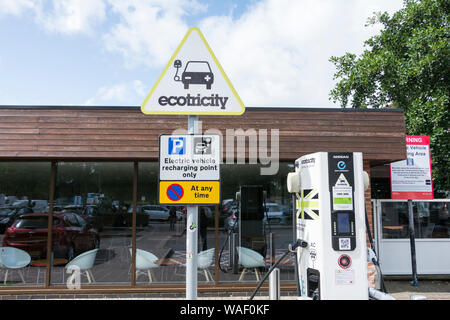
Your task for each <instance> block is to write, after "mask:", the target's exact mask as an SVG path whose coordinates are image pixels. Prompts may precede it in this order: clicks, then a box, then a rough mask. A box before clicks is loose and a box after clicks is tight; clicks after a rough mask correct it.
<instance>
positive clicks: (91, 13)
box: [36, 0, 106, 34]
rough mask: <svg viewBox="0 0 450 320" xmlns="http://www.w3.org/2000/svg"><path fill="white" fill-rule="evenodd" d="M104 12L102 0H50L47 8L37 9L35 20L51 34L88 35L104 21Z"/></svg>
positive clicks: (104, 6) (40, 7)
mask: <svg viewBox="0 0 450 320" xmlns="http://www.w3.org/2000/svg"><path fill="white" fill-rule="evenodd" d="M47 2H48V1H47ZM105 10H106V5H105V3H104V1H103V0H52V1H51V2H49V3H48V6H47V7H45V6H39V7H37V9H36V20H37V22H38V23H39V24H40V25H41V26H43V27H44V28H45V29H46V30H48V31H51V32H56V33H63V34H78V33H82V34H90V33H92V32H93V28H94V26H95V25H96V24H99V23H101V22H103V21H104V20H105V17H106V13H105Z"/></svg>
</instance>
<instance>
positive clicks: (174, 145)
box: [169, 137, 186, 154]
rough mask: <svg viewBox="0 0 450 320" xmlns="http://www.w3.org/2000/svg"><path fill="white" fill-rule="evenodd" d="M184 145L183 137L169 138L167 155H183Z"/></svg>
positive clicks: (184, 151)
mask: <svg viewBox="0 0 450 320" xmlns="http://www.w3.org/2000/svg"><path fill="white" fill-rule="evenodd" d="M185 145H186V140H185V138H184V137H169V154H185V153H186V147H185Z"/></svg>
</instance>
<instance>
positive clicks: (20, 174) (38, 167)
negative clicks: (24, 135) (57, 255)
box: [0, 162, 51, 287]
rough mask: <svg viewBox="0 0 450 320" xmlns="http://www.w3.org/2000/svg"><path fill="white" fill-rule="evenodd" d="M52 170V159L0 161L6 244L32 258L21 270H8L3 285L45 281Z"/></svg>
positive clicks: (0, 222)
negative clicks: (47, 212) (46, 211)
mask: <svg viewBox="0 0 450 320" xmlns="http://www.w3.org/2000/svg"><path fill="white" fill-rule="evenodd" d="M50 170H51V164H50V162H0V239H1V241H2V246H3V247H14V248H17V249H21V250H23V251H25V252H27V253H28V254H29V255H30V258H31V262H30V264H28V265H26V266H24V267H23V268H21V269H19V272H8V276H7V277H6V278H3V277H2V281H0V287H3V286H4V287H11V286H42V285H43V284H44V283H45V267H46V260H45V259H46V256H47V252H46V251H47V227H48V214H46V213H45V210H46V208H48V204H49V191H50ZM26 230H29V231H30V232H26ZM25 235H26V236H25ZM5 269H7V268H6V267H5V268H1V269H0V271H5ZM2 274H6V272H3V273H2ZM21 276H23V279H22V277H21Z"/></svg>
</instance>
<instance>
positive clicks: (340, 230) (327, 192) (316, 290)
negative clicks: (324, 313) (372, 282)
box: [287, 152, 369, 300]
mask: <svg viewBox="0 0 450 320" xmlns="http://www.w3.org/2000/svg"><path fill="white" fill-rule="evenodd" d="M364 183H365V182H364V174H363V161H362V154H361V153H359V152H354V153H351V152H346V153H339V152H318V153H313V154H309V155H305V156H303V157H300V158H299V159H297V160H296V161H295V172H292V173H290V174H289V175H288V178H287V185H288V191H289V192H291V193H295V194H296V229H297V239H302V240H303V241H305V242H306V243H307V246H304V247H303V246H299V247H297V249H296V250H297V265H298V275H299V283H300V289H301V295H302V298H307V299H308V298H309V299H319V300H343V299H348V300H368V299H369V287H368V277H367V272H368V271H367V245H366V224H365V202H364V189H365V186H364Z"/></svg>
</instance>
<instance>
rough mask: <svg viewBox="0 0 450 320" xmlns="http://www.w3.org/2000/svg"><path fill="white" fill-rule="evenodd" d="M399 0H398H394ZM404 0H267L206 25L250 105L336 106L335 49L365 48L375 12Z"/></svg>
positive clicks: (339, 52) (205, 30)
mask: <svg viewBox="0 0 450 320" xmlns="http://www.w3.org/2000/svg"><path fill="white" fill-rule="evenodd" d="M392 3H393V4H392ZM401 3H402V2H401V1H399V0H398V1H386V0H385V1H380V0H378V1H364V2H362V1H357V0H354V1H349V0H341V1H337V0H322V1H315V0H303V1H290V0H266V1H261V2H258V3H255V4H254V5H253V6H252V7H250V8H249V10H247V11H246V12H245V13H244V14H243V15H242V16H240V17H239V18H238V19H233V18H232V17H231V16H215V17H208V18H206V19H204V20H203V21H202V22H201V23H200V29H201V30H202V32H203V33H204V34H205V37H206V39H207V40H208V42H209V43H210V45H211V47H212V49H213V50H214V52H215V54H216V56H217V57H218V60H219V61H220V62H221V64H222V66H223V67H224V70H225V72H226V73H227V74H228V76H229V77H230V79H231V81H232V82H233V84H234V86H235V87H236V90H237V91H238V93H239V94H240V96H241V98H242V100H243V101H244V104H246V105H253V106H255V105H257V106H264V105H266V106H267V105H271V106H279V105H303V106H317V105H320V106H332V103H331V102H330V101H329V100H328V93H329V91H330V89H331V88H332V87H333V84H334V83H333V79H332V76H333V73H334V67H333V65H332V64H331V63H330V62H328V59H329V58H330V57H331V56H332V55H342V54H344V53H345V52H346V51H350V52H356V53H358V52H361V51H362V49H363V47H362V44H363V42H364V40H366V39H367V38H368V37H369V36H370V35H372V34H373V33H374V32H375V31H376V30H374V29H370V28H365V27H364V25H365V22H366V20H367V18H368V17H369V16H371V15H372V12H373V11H375V10H377V9H378V10H382V9H386V8H390V9H391V8H395V9H399V8H400V7H401Z"/></svg>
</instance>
